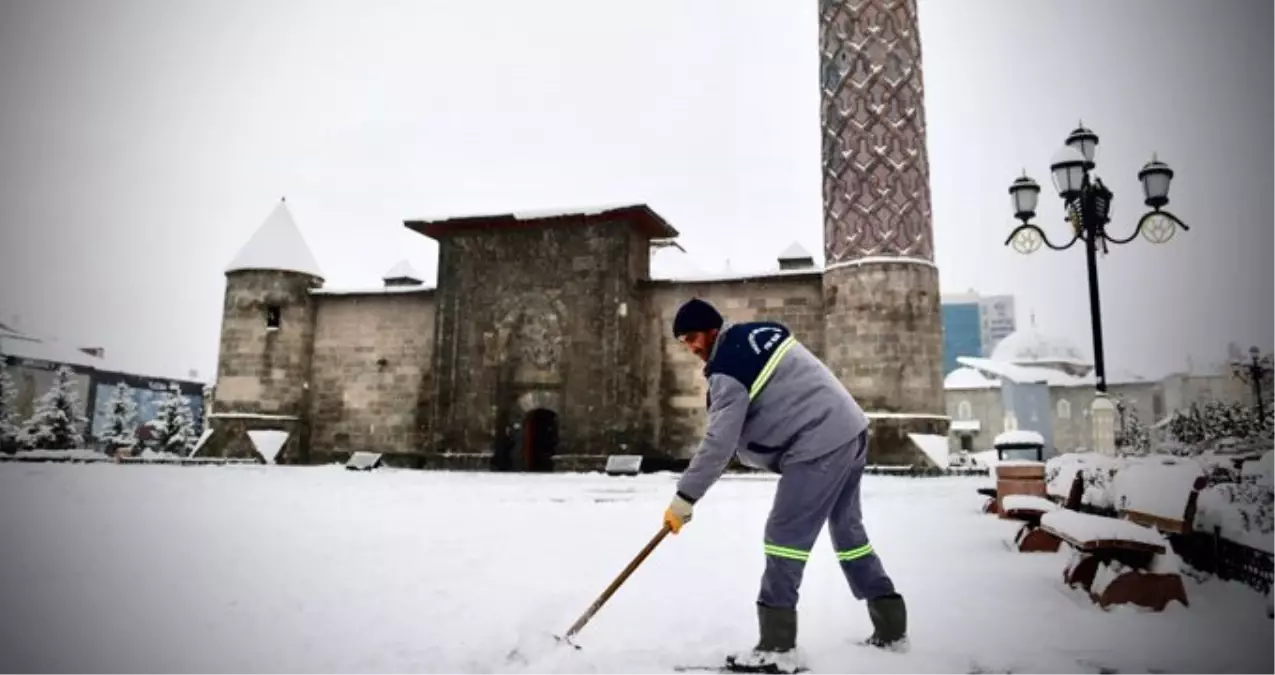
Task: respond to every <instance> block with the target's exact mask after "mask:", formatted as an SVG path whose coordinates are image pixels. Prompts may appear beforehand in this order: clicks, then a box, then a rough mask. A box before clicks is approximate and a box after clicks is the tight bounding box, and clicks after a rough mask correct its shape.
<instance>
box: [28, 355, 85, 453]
mask: <svg viewBox="0 0 1275 675" xmlns="http://www.w3.org/2000/svg"><path fill="white" fill-rule="evenodd" d="M72 375H73V373H72V372H71V369H70V368H68V367H66V366H62V367H61V368H58V369H57V371H56V372H54V374H53V385H52V386H50V387H49V390H48V391H47V392H45V393H44V395H43V396H41V397H40V398H39V400H38V401H36V404H35V412H34V413H33V414H32V415H31V419H29V420H27V423H26V429H25V430H24V431H23V434H22V436H23V438H22V445H23V446H24V447H27V448H29V449H32V450H75V449H79V448H83V447H84V425H85V423H87V421H88V420H87V419H86V418H85V417H84V415H82V414H81V413H80V392H79V391H77V389H76V385H75V380H74V379H73V378H72Z"/></svg>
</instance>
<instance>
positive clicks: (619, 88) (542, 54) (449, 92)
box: [0, 0, 1275, 379]
mask: <svg viewBox="0 0 1275 675" xmlns="http://www.w3.org/2000/svg"><path fill="white" fill-rule="evenodd" d="M816 8H817V2H816V1H815V0H806V1H804V2H795V1H793V0H693V1H692V0H641V1H640V2H636V1H624V2H621V1H620V0H607V1H602V0H572V1H568V0H537V1H536V2H526V1H525V0H521V1H519V0H484V1H483V2H474V1H473V0H449V1H446V2H445V1H442V0H438V1H428V0H405V1H402V2H389V1H373V0H365V1H361V2H340V3H338V2H321V1H316V0H306V1H304V2H303V1H301V0H295V1H291V2H284V1H264V0H183V1H181V2H176V1H173V0H149V1H117V0H100V1H94V2H82V1H73V0H40V1H39V2H36V1H35V0H29V1H27V2H15V1H13V0H0V12H2V14H0V169H2V172H0V176H3V180H0V236H2V237H3V241H2V242H0V316H3V317H5V318H12V317H13V316H14V315H18V316H20V317H21V320H20V321H21V324H22V325H23V326H24V327H26V328H29V329H33V330H38V331H42V332H47V333H53V334H58V335H62V336H65V337H66V338H67V339H70V340H75V341H78V342H82V343H92V344H96V345H101V346H104V347H106V349H107V353H108V356H111V357H114V358H115V359H118V360H119V361H120V362H121V363H127V364H130V365H131V366H133V367H137V368H141V369H143V370H147V371H153V372H157V373H163V374H172V375H182V374H184V373H185V372H186V371H187V370H189V369H197V370H198V371H199V372H200V375H201V377H202V378H205V379H211V378H212V376H213V373H214V372H215V368H216V361H217V344H218V340H217V338H218V330H219V325H220V310H221V303H222V293H223V289H224V281H225V280H224V277H223V274H222V271H223V269H224V268H225V266H226V265H227V264H228V263H229V261H230V260H231V259H232V258H233V257H234V255H235V253H236V252H237V251H238V249H239V248H240V247H241V246H242V245H243V243H244V242H245V241H246V240H247V239H248V237H249V236H251V234H252V233H253V231H254V230H255V229H256V228H257V226H258V225H260V223H261V221H262V220H263V219H264V218H265V217H266V216H267V215H268V214H269V213H270V211H271V209H273V208H274V206H275V203H276V202H277V200H278V199H279V197H280V196H283V195H286V196H287V198H288V203H289V205H290V207H291V208H292V212H293V214H294V216H295V217H296V219H297V221H298V223H299V225H300V227H301V229H302V231H303V233H304V235H305V236H306V238H307V239H308V241H309V243H310V246H311V248H312V250H313V251H314V254H315V257H316V258H317V259H318V261H319V264H320V265H321V266H322V267H323V270H324V272H325V273H326V276H327V279H328V285H329V286H366V285H378V284H379V283H380V281H379V279H380V277H381V275H382V274H383V273H384V272H385V271H386V270H387V269H389V268H390V267H391V266H392V265H394V264H395V263H396V262H397V261H398V260H400V259H402V258H404V257H406V258H407V259H409V260H410V261H411V263H412V264H413V265H415V266H416V267H417V268H418V269H419V270H421V271H422V272H425V273H426V275H427V276H428V278H429V279H430V280H431V283H432V280H433V279H434V270H435V256H436V251H437V249H436V247H435V246H434V245H433V243H432V242H431V241H429V240H427V239H424V238H422V237H420V236H417V235H414V234H413V233H411V232H409V231H407V230H405V228H403V226H402V221H403V220H404V219H406V218H415V217H422V216H446V215H452V214H471V213H499V212H505V211H509V210H520V209H540V208H558V207H563V208H568V207H571V206H577V205H591V204H597V203H614V202H646V203H649V204H650V205H651V206H652V207H653V208H654V209H656V210H657V211H658V212H659V213H660V214H662V215H663V216H664V217H665V218H667V219H668V220H669V221H670V222H671V223H673V225H674V226H675V227H677V228H678V229H679V230H681V232H682V242H683V245H684V246H685V247H686V248H687V249H688V251H689V252H690V254H691V255H692V256H693V257H694V260H695V263H696V264H697V265H699V266H700V267H703V268H707V269H716V268H721V267H722V265H723V264H724V262H725V260H726V259H727V258H729V259H730V261H731V265H732V267H733V268H735V269H736V270H747V269H755V268H764V267H769V266H773V265H774V262H773V258H774V256H775V254H776V253H777V252H778V251H780V250H781V249H782V248H784V247H785V246H787V244H789V243H790V242H791V241H792V240H793V239H797V240H799V241H800V242H801V243H802V244H803V245H804V246H806V247H807V248H808V249H809V250H811V251H815V252H821V251H822V246H821V243H820V242H821V237H822V231H821V218H820V212H821V195H820V180H819V142H818V123H819V109H818V102H819V94H818V89H817V87H818V68H817V64H818V54H817V40H818V36H817V19H816ZM920 17H921V19H920V20H921V36H922V44H923V49H924V66H925V85H926V90H927V91H926V98H925V104H926V108H927V116H928V121H929V153H930V167H931V178H932V187H933V204H934V228H935V237H936V249H937V259H938V264H939V267H940V274H941V279H942V284H943V290H944V291H946V292H959V291H965V290H967V289H971V288H972V289H975V290H977V291H979V292H981V293H984V294H995V293H1013V294H1014V295H1016V296H1017V298H1018V308H1019V321H1020V324H1022V323H1026V322H1027V321H1028V319H1029V316H1030V314H1031V313H1033V312H1034V314H1035V316H1036V322H1037V325H1038V327H1039V328H1040V329H1041V330H1042V331H1046V332H1049V333H1056V334H1061V335H1063V336H1065V337H1067V338H1070V339H1072V340H1074V341H1075V342H1076V343H1077V344H1078V345H1079V346H1080V347H1082V348H1083V349H1084V350H1085V351H1086V352H1088V351H1089V349H1090V332H1089V313H1088V302H1087V294H1086V286H1085V274H1084V270H1085V267H1084V256H1083V253H1082V251H1081V250H1080V249H1079V248H1077V249H1073V250H1071V251H1068V252H1066V253H1054V252H1050V251H1041V252H1037V253H1035V254H1033V255H1031V256H1023V255H1020V254H1018V253H1015V252H1013V251H1012V250H1011V249H1008V248H1006V247H1004V246H1003V245H1002V242H1003V241H1004V238H1005V236H1006V235H1007V234H1008V231H1009V229H1010V228H1011V226H1012V214H1011V212H1010V207H1009V197H1008V194H1007V187H1008V185H1009V183H1010V181H1011V180H1012V179H1013V178H1015V177H1016V176H1017V175H1018V174H1019V172H1020V171H1021V170H1022V169H1024V168H1025V169H1026V170H1027V171H1028V173H1029V174H1030V175H1032V176H1033V177H1034V178H1035V179H1036V180H1037V181H1038V182H1040V183H1041V184H1042V187H1044V189H1045V192H1044V193H1043V194H1042V200H1041V203H1042V208H1041V215H1042V222H1045V223H1047V224H1048V226H1049V228H1050V232H1051V233H1056V234H1057V235H1059V236H1061V235H1062V234H1063V233H1064V232H1065V229H1064V226H1062V224H1061V221H1060V219H1061V207H1060V203H1059V200H1058V199H1057V197H1056V196H1055V193H1054V192H1053V190H1052V188H1051V187H1050V186H1049V176H1048V173H1049V171H1048V165H1049V161H1050V159H1051V156H1052V155H1053V154H1054V152H1055V151H1056V150H1057V149H1058V148H1059V147H1060V145H1061V143H1062V141H1063V139H1064V138H1065V136H1066V134H1067V133H1068V132H1069V131H1070V130H1071V129H1072V128H1073V127H1075V126H1076V124H1077V122H1078V121H1080V120H1081V119H1083V121H1084V123H1085V124H1086V125H1088V126H1090V127H1092V128H1093V129H1094V130H1095V131H1096V132H1097V133H1098V134H1099V135H1100V137H1101V145H1100V151H1099V153H1100V155H1099V165H1098V171H1099V173H1100V174H1101V175H1102V176H1103V177H1104V178H1105V180H1106V181H1107V184H1108V185H1109V186H1110V187H1111V188H1112V189H1113V190H1114V191H1115V193H1116V197H1115V200H1114V205H1115V208H1114V215H1115V222H1114V224H1113V227H1115V228H1117V229H1118V230H1119V231H1120V234H1123V233H1124V232H1127V231H1128V230H1129V228H1131V227H1133V225H1134V223H1135V222H1136V218H1137V216H1138V215H1140V214H1141V212H1142V203H1141V202H1142V198H1141V194H1140V189H1139V185H1138V183H1137V179H1136V173H1137V171H1138V169H1139V168H1140V167H1141V166H1142V164H1143V163H1144V162H1146V161H1147V160H1148V159H1150V157H1151V155H1152V153H1153V152H1158V153H1159V157H1160V159H1162V160H1164V161H1166V162H1168V163H1169V164H1170V165H1171V166H1172V167H1173V169H1174V171H1175V172H1176V174H1177V175H1176V177H1175V179H1174V183H1173V188H1172V193H1171V197H1172V203H1171V204H1170V206H1169V208H1170V209H1172V210H1173V211H1175V212H1177V213H1178V214H1179V215H1181V216H1182V217H1183V218H1185V219H1187V220H1188V222H1189V223H1190V224H1191V225H1192V226H1193V229H1192V230H1191V231H1190V232H1189V233H1186V234H1179V236H1178V237H1176V238H1175V239H1174V240H1173V241H1172V242H1170V243H1169V244H1167V245H1162V246H1154V245H1152V244H1150V243H1148V242H1146V241H1145V240H1142V239H1139V240H1138V241H1137V242H1135V243H1133V244H1130V245H1127V246H1124V247H1119V248H1116V249H1114V250H1113V252H1112V254H1111V255H1110V256H1108V257H1107V258H1105V259H1103V260H1102V262H1101V270H1102V283H1103V293H1102V301H1103V303H1104V307H1103V309H1104V317H1105V336H1106V346H1107V362H1108V364H1109V368H1121V369H1126V370H1132V371H1135V372H1141V373H1144V374H1146V375H1151V376H1159V375H1160V374H1163V373H1164V372H1168V371H1172V370H1178V369H1182V368H1184V367H1185V365H1186V360H1187V356H1188V355H1189V354H1190V355H1194V357H1195V358H1196V360H1197V361H1200V360H1206V359H1213V360H1216V359H1220V358H1222V357H1223V356H1224V354H1225V348H1226V344H1227V342H1228V341H1230V340H1235V341H1238V342H1240V343H1243V344H1244V345H1246V346H1247V345H1248V344H1249V343H1252V342H1258V343H1260V344H1262V345H1264V346H1267V347H1269V346H1270V345H1271V344H1272V342H1273V338H1272V330H1273V329H1272V322H1273V319H1272V312H1273V306H1275V300H1273V298H1272V272H1271V264H1272V249H1273V242H1272V231H1273V228H1275V225H1273V218H1272V211H1271V209H1272V184H1273V182H1275V176H1273V175H1272V116H1273V115H1272V68H1271V63H1272V47H1271V44H1272V6H1271V3H1270V2H1263V1H1262V0H1227V1H1221V0H1198V1H1188V0H1120V1H1119V2H1106V1H1101V0H1090V1H1085V2H1079V1H1077V0H1032V1H1031V2H1022V1H1021V0H1018V1H1014V0H921V3H920Z"/></svg>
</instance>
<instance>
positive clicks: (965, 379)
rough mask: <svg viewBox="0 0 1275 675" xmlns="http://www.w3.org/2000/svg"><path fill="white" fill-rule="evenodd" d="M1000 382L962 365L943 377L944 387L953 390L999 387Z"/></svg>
mask: <svg viewBox="0 0 1275 675" xmlns="http://www.w3.org/2000/svg"><path fill="white" fill-rule="evenodd" d="M999 386H1000V382H997V381H996V380H994V379H992V378H990V377H987V376H985V375H983V374H982V373H980V372H978V371H977V370H974V369H973V368H970V367H968V366H962V367H960V368H957V369H956V370H953V371H952V372H950V373H948V374H947V377H945V378H943V388H944V389H947V390H951V391H959V390H968V389H992V388H994V387H999Z"/></svg>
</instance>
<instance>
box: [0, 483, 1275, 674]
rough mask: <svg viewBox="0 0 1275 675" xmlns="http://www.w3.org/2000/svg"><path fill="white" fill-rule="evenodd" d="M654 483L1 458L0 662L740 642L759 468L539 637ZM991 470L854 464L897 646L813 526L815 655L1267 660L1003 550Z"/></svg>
mask: <svg viewBox="0 0 1275 675" xmlns="http://www.w3.org/2000/svg"><path fill="white" fill-rule="evenodd" d="M674 478H675V477H674V476H672V475H669V474H647V475H641V476H634V477H624V478H611V477H606V476H603V475H601V474H588V475H581V474H574V475H572V474H550V475H536V476H529V475H513V474H490V473H464V472H425V471H407V470H394V469H385V470H380V471H374V472H370V473H359V472H352V471H347V470H345V469H344V468H342V467H341V466H340V465H332V466H323V467H290V466H266V465H261V464H252V465H245V466H243V467H241V468H238V469H236V470H234V471H223V470H213V469H207V470H205V469H196V468H188V467H187V468H183V467H177V466H170V465H163V464H134V465H117V464H112V463H104V464H87V465H71V464H15V463H3V464H0V541H2V542H3V543H4V544H3V545H4V565H5V572H4V574H3V575H0V622H3V625H4V626H5V630H4V631H0V670H3V671H5V672H66V671H71V672H168V673H178V672H358V673H371V672H454V673H455V672H459V673H478V672H482V673H493V672H495V673H562V672H568V673H585V672H594V673H614V672H624V673H668V672H671V671H672V670H673V668H674V667H675V666H679V665H690V666H713V665H717V664H720V663H721V659H722V656H723V654H724V653H725V652H726V651H727V650H733V649H737V648H741V647H744V648H747V647H749V646H751V645H752V644H754V642H755V640H756V637H757V635H756V614H755V611H756V610H755V606H754V603H755V599H756V597H757V590H758V583H759V580H760V576H761V573H762V570H763V568H764V566H765V556H764V554H763V552H762V530H763V528H764V523H765V519H766V514H767V512H768V510H769V508H770V505H771V502H772V500H773V498H774V493H775V485H776V482H775V481H774V480H765V481H763V480H756V479H738V480H737V479H735V478H733V477H728V478H726V479H724V480H723V481H722V482H721V483H719V484H718V485H717V486H715V487H714V488H713V490H712V491H711V492H710V493H709V494H708V495H707V496H706V497H705V499H704V500H702V501H701V502H699V503H697V504H696V513H695V521H694V522H693V523H692V524H691V525H689V526H688V527H687V528H686V529H684V530H683V531H682V532H681V533H680V534H679V535H677V536H672V537H668V538H667V539H665V540H664V542H663V543H662V544H661V545H660V546H659V547H658V548H657V549H656V550H655V551H654V552H653V553H652V554H651V556H650V557H649V558H648V559H647V560H646V562H645V563H643V564H642V566H641V567H640V568H638V569H637V571H636V572H635V573H634V574H633V576H632V577H630V578H629V580H628V581H627V582H626V583H625V584H624V586H622V587H621V588H620V589H619V591H618V592H617V593H616V594H615V596H614V597H612V598H611V600H610V601H609V602H608V603H607V604H606V605H605V606H604V607H602V608H601V610H600V611H599V612H598V613H597V614H596V615H595V616H594V618H593V620H592V621H591V622H590V623H589V624H588V626H586V627H585V628H584V630H583V631H582V632H581V633H580V634H579V636H578V638H577V641H578V642H579V643H580V644H581V645H582V646H583V649H581V650H579V651H577V650H574V649H569V648H563V647H561V646H558V645H556V644H555V643H554V641H553V639H552V637H551V635H552V634H554V633H558V634H561V633H562V631H564V630H565V629H566V628H567V627H568V626H569V625H570V624H571V623H572V622H573V621H574V620H575V619H576V618H577V617H578V616H579V615H580V614H581V613H582V612H583V611H584V610H585V609H586V608H587V607H588V606H589V604H590V603H592V602H593V600H594V599H595V598H596V597H597V596H598V594H599V593H600V592H601V591H602V589H603V588H605V587H606V585H607V584H608V583H610V582H611V581H612V579H614V578H615V576H616V574H618V573H619V572H620V571H621V569H623V567H624V566H625V565H626V564H627V563H628V562H629V561H630V560H631V559H632V558H633V556H634V555H635V554H636V553H637V552H638V550H639V549H640V548H641V547H642V546H643V545H644V544H645V543H646V542H647V541H648V540H649V539H650V538H651V536H652V535H653V534H655V532H656V530H657V529H658V527H659V520H660V514H661V513H662V512H663V510H664V508H665V505H666V504H667V501H668V499H669V496H670V495H671V494H672V490H673V487H674ZM985 480H986V479H985V478H979V477H941V478H932V479H925V480H918V479H914V478H895V477H881V476H869V477H867V478H866V479H865V480H864V483H863V492H862V495H863V497H862V498H863V511H864V517H865V526H866V528H867V531H868V532H869V533H870V535H871V541H872V545H873V547H874V549H875V550H876V552H877V553H878V554H879V555H880V556H881V559H882V561H883V563H884V565H885V568H886V569H887V570H888V571H889V573H890V574H891V576H892V577H893V579H894V581H895V583H896V584H897V585H898V587H899V588H900V589H902V592H903V593H904V595H905V596H906V597H907V600H908V614H909V622H910V633H911V641H912V648H911V650H910V651H909V652H907V653H903V654H899V653H888V652H880V651H877V650H873V649H867V648H863V647H860V646H857V645H856V644H855V640H857V639H859V638H862V637H864V636H866V635H868V634H869V633H870V632H871V623H870V621H869V619H868V616H867V611H866V608H865V606H864V604H863V603H862V602H858V601H856V600H855V599H854V598H853V596H852V595H851V593H850V591H849V588H848V587H847V584H846V581H845V578H844V576H843V574H842V571H841V569H840V567H839V566H838V563H837V561H836V559H835V557H834V556H833V547H832V545H831V543H830V542H829V540H828V536H827V530H826V529H825V530H824V531H823V532H822V533H821V534H820V536H819V539H818V540H817V541H816V542H815V545H814V547H813V552H812V555H811V559H810V562H809V563H808V564H807V566H806V570H805V574H804V583H803V586H802V597H801V604H800V609H801V632H800V642H801V646H802V649H803V651H804V652H805V654H806V657H807V661H808V664H809V666H810V668H811V670H812V671H813V672H814V673H828V672H831V673H845V672H862V673H885V672H911V673H927V672H955V673H967V672H1018V673H1022V672H1063V673H1066V672H1097V671H1098V670H1099V669H1107V671H1108V672H1148V671H1160V672H1223V673H1225V672H1273V671H1275V650H1273V649H1272V646H1273V645H1272V634H1271V624H1270V623H1269V622H1268V621H1267V620H1266V619H1265V618H1263V617H1262V615H1261V613H1262V612H1263V611H1264V610H1263V607H1264V604H1265V598H1264V597H1263V596H1262V595H1261V594H1258V593H1255V592H1253V591H1252V590H1251V589H1250V588H1248V587H1246V586H1243V585H1241V584H1238V583H1232V582H1223V581H1221V580H1219V579H1216V578H1211V579H1208V580H1204V581H1197V580H1193V579H1186V580H1185V581H1186V584H1187V594H1188V596H1189V597H1190V599H1191V605H1190V607H1189V608H1187V607H1182V606H1180V605H1177V604H1174V605H1171V606H1170V607H1169V608H1168V609H1167V610H1166V611H1164V612H1161V613H1154V614H1152V613H1145V612H1138V611H1132V610H1124V609H1118V610H1113V611H1103V610H1101V609H1099V608H1098V607H1097V606H1096V605H1095V604H1094V603H1093V602H1092V601H1090V600H1089V599H1088V598H1087V597H1085V596H1084V595H1083V594H1082V593H1081V592H1079V591H1073V590H1071V589H1068V588H1066V587H1065V586H1063V584H1062V581H1061V579H1060V578H1059V577H1060V574H1059V573H1060V571H1061V570H1062V568H1063V566H1064V564H1065V562H1066V554H1057V555H1055V554H1033V555H1020V554H1015V553H1011V552H1009V551H1006V550H1005V549H1004V547H1003V546H1002V545H1001V541H1002V540H1003V539H1004V538H1006V537H1008V536H1011V533H1012V531H1013V530H1014V529H1016V526H1017V524H1016V523H1013V522H1010V521H1005V520H1001V519H999V518H994V517H987V516H986V515H983V514H980V513H977V509H975V508H972V505H973V504H975V503H977V501H978V500H979V499H980V498H979V496H978V495H977V493H976V491H975V490H974V488H975V487H976V486H979V485H982V484H983V483H984V482H985ZM139 622H141V623H139ZM139 626H145V627H144V628H139ZM1042 627H1047V628H1046V629H1045V630H1042ZM515 649H517V650H518V651H519V652H520V653H521V654H522V655H523V656H524V657H525V659H524V660H522V661H511V660H510V659H509V658H507V657H508V655H509V654H510V652H511V651H513V650H515Z"/></svg>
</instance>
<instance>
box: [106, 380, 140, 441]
mask: <svg viewBox="0 0 1275 675" xmlns="http://www.w3.org/2000/svg"><path fill="white" fill-rule="evenodd" d="M106 415H107V417H106V428H105V429H104V430H103V431H102V441H103V442H105V443H106V445H107V447H108V448H110V450H112V451H119V450H131V449H132V448H133V446H134V445H136V444H137V402H136V401H135V400H133V388H132V387H130V386H128V385H127V384H125V383H124V382H120V383H119V384H117V385H115V391H114V392H113V393H112V394H111V400H110V401H108V402H107V404H106Z"/></svg>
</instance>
